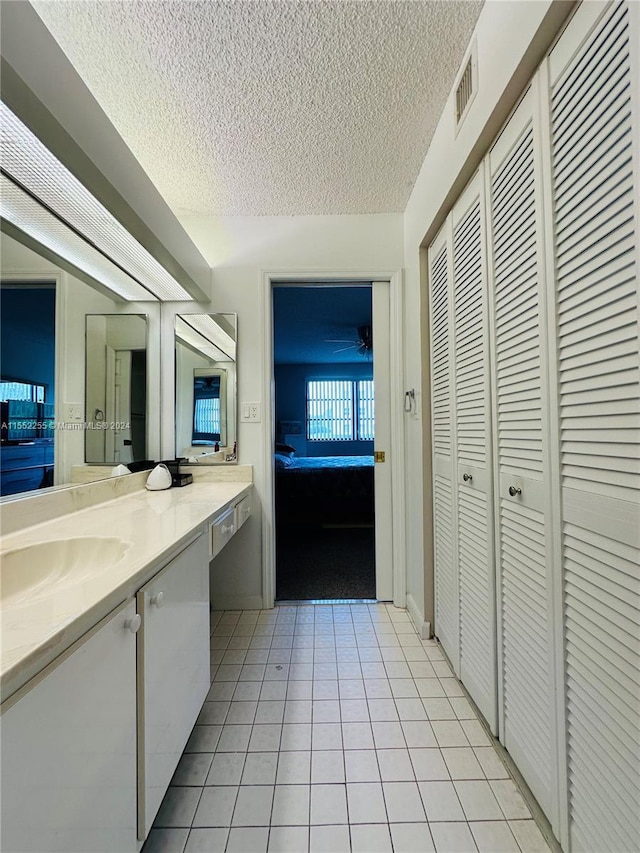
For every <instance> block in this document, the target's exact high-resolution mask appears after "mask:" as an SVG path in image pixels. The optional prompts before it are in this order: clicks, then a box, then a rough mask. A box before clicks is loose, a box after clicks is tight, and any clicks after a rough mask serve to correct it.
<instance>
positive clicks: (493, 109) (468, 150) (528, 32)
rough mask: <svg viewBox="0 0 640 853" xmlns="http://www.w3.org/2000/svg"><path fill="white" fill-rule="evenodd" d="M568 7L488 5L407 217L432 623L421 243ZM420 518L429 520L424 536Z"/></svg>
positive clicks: (412, 560)
mask: <svg viewBox="0 0 640 853" xmlns="http://www.w3.org/2000/svg"><path fill="white" fill-rule="evenodd" d="M571 8H572V4H571V3H568V2H565V3H563V2H558V0H555V2H551V0H524V2H517V3H515V2H495V0H489V2H487V3H485V5H484V7H483V9H482V12H481V14H480V17H479V18H478V23H477V25H476V29H475V31H474V34H473V36H472V42H473V41H475V44H476V48H477V58H478V89H477V94H476V96H475V100H474V101H473V103H472V104H471V106H470V108H469V112H468V114H467V116H466V118H465V119H464V121H463V124H462V126H461V127H460V129H459V131H458V134H457V135H456V133H455V128H454V118H453V117H454V102H455V98H454V88H452V91H451V94H450V96H449V98H448V100H447V104H446V106H445V109H444V112H443V114H442V116H441V118H440V121H439V123H438V126H437V128H436V131H435V134H434V136H433V139H432V141H431V145H430V146H429V150H428V152H427V156H426V158H425V160H424V163H423V165H422V168H421V170H420V173H419V175H418V178H417V180H416V183H415V186H414V188H413V190H412V193H411V196H410V198H409V202H408V204H407V207H406V209H405V213H404V263H405V332H406V355H405V357H406V365H407V375H406V385H407V388H411V387H415V388H416V390H418V389H420V390H421V395H420V398H419V403H420V405H419V409H420V408H421V409H422V415H421V417H414V418H410V419H409V420H408V422H407V434H406V453H407V457H408V459H410V460H411V463H410V464H409V465H408V466H407V473H408V482H407V506H411V505H413V504H415V505H420V506H421V505H422V495H423V486H424V513H420V516H419V515H418V513H412V514H411V515H410V516H408V518H407V527H408V537H407V592H408V596H410V598H411V600H412V602H413V605H414V606H415V608H416V609H417V611H418V612H419V613H421V614H422V615H423V617H424V618H425V619H426V620H427V621H431V622H432V623H433V566H432V547H433V545H432V539H431V436H430V412H429V406H428V400H429V384H428V377H429V369H428V326H427V323H428V320H427V296H426V289H425V288H426V270H425V269H424V263H425V258H424V250H421V246H428V245H429V243H430V242H431V240H432V238H433V237H434V236H435V234H436V233H437V230H438V229H439V227H440V225H441V224H442V221H443V219H444V217H445V216H446V213H447V212H448V210H449V208H450V207H451V206H452V204H453V202H454V201H455V199H456V198H457V196H458V195H459V194H460V192H461V190H462V189H463V188H464V186H465V185H466V183H467V182H468V181H469V180H470V178H471V177H472V175H473V173H474V171H475V169H476V168H477V165H478V163H479V162H480V159H481V157H482V156H483V154H484V153H485V151H486V150H487V148H488V146H489V144H490V143H491V141H492V140H493V139H494V138H495V136H496V135H497V133H498V131H499V129H500V127H501V126H502V124H503V123H504V121H505V120H506V119H507V117H508V115H509V112H510V111H511V109H512V108H513V106H514V105H515V103H516V102H517V99H518V98H519V96H520V94H521V92H522V91H523V88H524V87H525V86H526V84H527V83H528V81H529V79H530V78H531V76H532V74H533V72H534V71H535V69H536V67H537V65H538V64H539V62H540V61H541V60H542V58H543V56H544V53H545V51H546V50H547V49H548V47H549V45H550V44H551V41H552V40H553V38H554V36H555V35H556V34H557V32H558V31H559V29H560V28H561V26H562V24H563V22H564V20H565V19H566V17H567V15H568V14H569V13H570V11H571ZM467 56H468V54H467V55H465V59H464V60H463V63H462V64H461V66H460V67H461V69H462V67H463V65H464V64H466V60H467ZM420 459H422V460H423V474H422V476H420V474H419V470H420V469H419V463H418V460H420ZM419 518H420V519H421V518H424V539H423V536H422V526H421V522H420V521H419V520H418V519H419ZM410 603H411V602H410ZM414 618H415V615H414Z"/></svg>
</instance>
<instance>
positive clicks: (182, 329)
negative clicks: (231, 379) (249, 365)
mask: <svg viewBox="0 0 640 853" xmlns="http://www.w3.org/2000/svg"><path fill="white" fill-rule="evenodd" d="M175 331H176V337H177V338H178V339H179V340H181V341H183V342H184V343H186V344H187V345H188V346H190V347H192V348H193V349H196V350H198V351H199V352H201V353H203V355H207V356H209V358H212V359H213V360H214V361H235V355H236V345H235V341H234V340H233V339H232V338H231V336H230V335H228V334H227V333H226V332H225V331H224V330H223V329H221V328H220V326H218V324H217V323H216V322H215V320H213V318H212V317H210V316H209V315H208V314H182V315H179V316H176V327H175ZM212 339H215V342H214V340H212ZM225 339H226V342H225ZM222 343H224V344H225V347H226V348H225V349H222V345H221V344H222Z"/></svg>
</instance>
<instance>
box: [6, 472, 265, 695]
mask: <svg viewBox="0 0 640 853" xmlns="http://www.w3.org/2000/svg"><path fill="white" fill-rule="evenodd" d="M251 489H252V483H250V482H210V481H202V482H199V481H197V480H196V481H195V482H193V483H192V484H191V485H189V486H186V487H184V488H178V489H168V490H166V491H161V492H149V491H147V490H146V489H142V490H140V491H136V492H134V493H132V494H130V495H126V496H124V497H119V498H116V499H114V500H108V501H105V502H104V503H99V504H96V505H94V506H91V507H89V508H87V509H83V510H80V511H78V512H71V513H68V514H66V515H63V516H61V517H59V518H56V519H54V520H51V521H47V522H45V523H43V524H36V525H33V526H31V527H26V528H24V529H23V530H21V531H18V532H16V533H12V534H10V535H7V536H3V537H2V542H1V550H2V552H6V551H10V550H13V549H15V548H24V547H25V545H31V544H36V543H40V542H48V541H51V540H60V539H62V540H64V539H71V538H76V537H79V536H100V537H107V536H109V537H111V536H113V537H117V538H119V539H121V540H124V541H125V542H127V543H130V545H129V548H128V550H127V552H126V554H125V555H124V557H122V559H121V560H119V561H118V562H117V563H116V564H114V565H113V566H112V567H110V568H109V569H108V570H107V571H104V572H101V573H99V574H97V575H96V576H95V577H90V578H88V579H87V580H84V581H83V582H82V583H80V584H77V585H74V586H73V587H72V588H69V587H64V588H62V587H58V588H57V587H56V585H55V584H52V588H51V592H50V593H46V594H42V592H41V591H39V594H38V597H37V600H34V601H32V602H27V603H21V604H16V605H13V606H11V605H7V606H6V607H2V608H0V619H1V625H0V693H1V696H2V700H3V701H4V700H6V699H7V698H8V697H9V696H10V695H11V694H13V693H14V692H15V691H16V690H18V689H19V688H20V687H22V686H23V685H24V684H25V683H26V682H27V681H28V680H29V679H30V678H32V677H33V676H34V675H36V674H37V673H38V672H40V671H41V670H42V669H43V668H44V667H45V666H47V665H48V664H49V663H50V662H51V661H53V660H54V659H55V658H56V657H57V656H58V655H59V654H61V653H62V652H64V651H65V650H66V649H67V648H68V647H69V646H70V645H71V644H72V643H74V642H75V641H76V640H77V639H79V638H80V637H81V636H82V635H83V634H84V633H86V632H87V631H88V630H90V629H91V628H92V627H93V626H94V625H95V624H96V623H97V622H99V621H100V620H101V619H102V618H104V617H105V616H106V615H107V614H108V613H110V612H111V611H112V610H113V609H114V608H115V607H118V606H119V605H120V604H121V603H122V602H123V601H126V599H127V598H129V597H131V596H132V595H134V594H135V592H136V591H137V590H138V589H139V588H140V587H141V586H142V585H143V584H145V583H146V582H147V580H149V579H150V578H151V577H153V575H154V574H155V573H156V572H157V571H158V570H159V569H161V568H162V567H163V566H164V565H165V564H166V563H168V562H169V560H170V559H172V557H173V556H174V555H176V554H177V553H179V552H180V551H181V550H182V548H183V547H185V546H186V545H187V544H188V543H189V542H190V541H192V540H193V539H194V538H195V537H196V535H197V533H198V531H199V530H200V529H204V524H205V522H206V521H207V520H208V519H210V518H211V517H212V516H214V515H216V514H218V513H219V512H221V511H222V510H224V509H226V508H227V507H229V506H231V505H233V504H235V503H236V502H237V501H238V499H239V498H241V497H242V496H243V495H244V494H245V493H248V492H249V491H250V490H251Z"/></svg>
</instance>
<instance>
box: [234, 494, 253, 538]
mask: <svg viewBox="0 0 640 853" xmlns="http://www.w3.org/2000/svg"><path fill="white" fill-rule="evenodd" d="M235 513H236V530H240V528H241V527H242V525H243V524H244V523H245V521H246V520H247V519H248V518H249V516H250V515H251V495H245V497H243V498H242V500H241V501H239V502H238V503H237V504H236V505H235Z"/></svg>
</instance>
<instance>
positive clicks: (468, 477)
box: [462, 474, 473, 483]
mask: <svg viewBox="0 0 640 853" xmlns="http://www.w3.org/2000/svg"><path fill="white" fill-rule="evenodd" d="M462 479H463V480H464V481H465V483H470V482H471V481H472V480H473V474H463V475H462Z"/></svg>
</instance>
